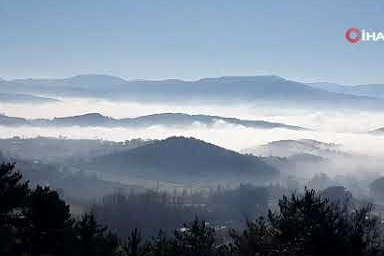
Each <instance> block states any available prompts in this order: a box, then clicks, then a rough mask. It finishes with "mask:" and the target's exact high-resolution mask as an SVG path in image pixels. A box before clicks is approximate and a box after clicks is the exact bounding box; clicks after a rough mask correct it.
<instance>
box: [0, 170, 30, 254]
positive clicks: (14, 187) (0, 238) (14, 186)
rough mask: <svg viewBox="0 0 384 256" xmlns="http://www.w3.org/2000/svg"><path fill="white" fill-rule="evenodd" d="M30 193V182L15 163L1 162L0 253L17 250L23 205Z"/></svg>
mask: <svg viewBox="0 0 384 256" xmlns="http://www.w3.org/2000/svg"><path fill="white" fill-rule="evenodd" d="M28 193H29V189H28V182H22V175H21V174H20V173H19V172H16V171H15V165H14V164H9V163H8V164H5V163H2V164H0V254H3V253H10V252H11V251H14V250H15V246H16V240H17V239H18V238H19V230H20V228H21V226H22V225H23V218H22V214H21V207H22V205H23V203H24V200H25V198H26V196H27V195H28Z"/></svg>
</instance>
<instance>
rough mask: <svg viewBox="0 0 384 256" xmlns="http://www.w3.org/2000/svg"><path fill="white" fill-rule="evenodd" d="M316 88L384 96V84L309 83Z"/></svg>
mask: <svg viewBox="0 0 384 256" xmlns="http://www.w3.org/2000/svg"><path fill="white" fill-rule="evenodd" d="M307 85H309V86H312V87H314V88H320V89H324V90H327V91H329V92H336V93H345V94H351V95H356V96H366V97H375V98H381V99H383V98H384V84H366V85H340V84H336V83H328V82H319V83H308V84H307Z"/></svg>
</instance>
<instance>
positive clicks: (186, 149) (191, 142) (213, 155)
mask: <svg viewBox="0 0 384 256" xmlns="http://www.w3.org/2000/svg"><path fill="white" fill-rule="evenodd" d="M87 168H89V169H91V170H97V171H101V172H114V173H125V174H131V175H136V176H140V177H142V178H148V179H168V180H172V181H180V180H184V181H192V180H215V181H216V183H217V181H218V180H221V179H224V178H232V179H239V178H240V179H241V178H254V179H256V180H258V181H262V180H268V179H272V178H274V177H276V176H277V175H278V173H279V171H278V170H277V169H275V168H273V167H271V166H269V165H267V164H266V163H264V162H263V161H262V160H261V159H260V158H258V157H255V156H252V155H242V154H239V153H237V152H234V151H230V150H227V149H224V148H221V147H218V146H215V145H213V144H210V143H206V142H204V141H201V140H198V139H194V138H185V137H170V138H168V139H165V140H161V141H156V142H154V143H151V144H147V145H144V146H141V147H138V148H135V149H131V150H127V151H123V152H117V153H113V154H110V155H105V156H99V157H96V158H94V159H93V161H92V162H91V163H88V164H87Z"/></svg>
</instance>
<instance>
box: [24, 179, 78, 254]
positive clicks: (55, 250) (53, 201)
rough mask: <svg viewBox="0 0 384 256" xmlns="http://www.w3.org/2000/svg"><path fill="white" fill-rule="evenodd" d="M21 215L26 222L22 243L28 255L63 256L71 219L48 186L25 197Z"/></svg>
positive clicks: (39, 188)
mask: <svg viewBox="0 0 384 256" xmlns="http://www.w3.org/2000/svg"><path fill="white" fill-rule="evenodd" d="M23 214H24V216H25V219H26V220H27V222H28V223H27V226H26V227H25V230H24V236H23V240H24V244H25V245H26V247H27V248H28V249H27V250H28V252H30V253H31V255H32V256H34V255H40V254H42V253H48V254H49V253H52V254H54V255H57V254H60V253H61V254H62V255H65V254H66V250H67V249H70V248H68V247H66V246H65V245H66V243H65V242H66V241H67V240H68V239H69V238H70V237H71V232H72V228H73V227H72V226H73V223H74V221H73V219H72V217H71V214H70V210H69V206H68V205H67V204H66V203H65V202H64V201H63V200H62V199H60V197H59V194H58V193H57V192H56V191H54V190H51V189H50V188H48V187H45V188H43V187H40V186H37V187H36V189H35V190H34V191H32V192H31V193H30V195H29V196H28V197H27V201H26V205H25V207H24V208H23Z"/></svg>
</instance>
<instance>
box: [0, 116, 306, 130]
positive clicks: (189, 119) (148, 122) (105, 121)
mask: <svg viewBox="0 0 384 256" xmlns="http://www.w3.org/2000/svg"><path fill="white" fill-rule="evenodd" d="M220 121H221V122H225V123H228V124H234V125H241V126H244V127H250V128H259V129H272V128H285V129H290V130H306V128H303V127H300V126H294V125H287V124H282V123H273V122H267V121H260V120H242V119H237V118H228V117H220V116H210V115H188V114H183V113H162V114H153V115H147V116H140V117H136V118H122V119H115V118H111V117H107V116H103V115H101V114H99V113H89V114H85V115H79V116H70V117H61V118H54V119H24V118H18V117H9V116H5V115H0V125H3V126H35V127H45V126H59V127H60V126H99V127H148V126H154V125H166V126H191V125H193V124H194V123H197V122H198V123H201V124H204V125H207V126H212V125H214V124H215V123H216V122H220Z"/></svg>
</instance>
